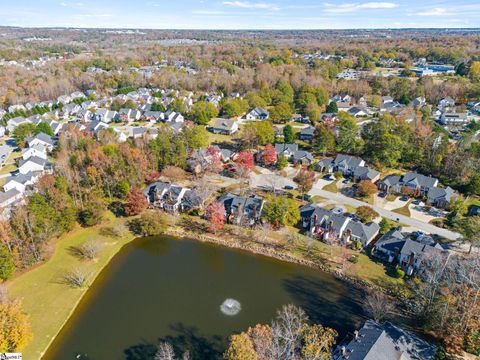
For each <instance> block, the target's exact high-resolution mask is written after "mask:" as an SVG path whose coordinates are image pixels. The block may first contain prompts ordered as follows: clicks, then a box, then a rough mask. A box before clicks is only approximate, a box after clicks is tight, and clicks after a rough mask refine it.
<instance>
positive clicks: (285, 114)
mask: <svg viewBox="0 0 480 360" xmlns="http://www.w3.org/2000/svg"><path fill="white" fill-rule="evenodd" d="M292 113H293V112H292V108H291V106H290V105H289V104H287V103H284V102H281V103H279V104H277V105H275V106H274V107H273V109H272V110H271V111H270V118H271V119H272V121H273V122H276V123H286V122H287V121H290V120H291V119H292Z"/></svg>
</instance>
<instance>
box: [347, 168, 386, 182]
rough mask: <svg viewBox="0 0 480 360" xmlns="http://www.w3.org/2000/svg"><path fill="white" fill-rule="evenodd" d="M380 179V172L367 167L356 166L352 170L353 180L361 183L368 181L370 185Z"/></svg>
mask: <svg viewBox="0 0 480 360" xmlns="http://www.w3.org/2000/svg"><path fill="white" fill-rule="evenodd" d="M379 179H380V172H378V171H377V170H375V169H372V168H369V167H368V166H358V167H356V168H355V169H354V170H353V180H354V181H357V182H358V181H362V180H369V181H371V182H372V183H375V182H377V181H378V180H379Z"/></svg>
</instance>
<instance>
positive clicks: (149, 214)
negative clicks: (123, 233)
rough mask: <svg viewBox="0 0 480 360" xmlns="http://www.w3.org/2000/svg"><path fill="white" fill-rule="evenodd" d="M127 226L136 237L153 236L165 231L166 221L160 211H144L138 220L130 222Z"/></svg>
mask: <svg viewBox="0 0 480 360" xmlns="http://www.w3.org/2000/svg"><path fill="white" fill-rule="evenodd" d="M129 226H130V229H131V230H132V232H133V233H135V234H137V235H141V236H155V235H160V234H162V233H163V232H164V231H165V229H166V227H167V219H166V217H165V214H163V213H161V212H160V211H146V212H144V213H143V214H142V215H140V217H139V218H138V219H134V220H132V221H130V222H129Z"/></svg>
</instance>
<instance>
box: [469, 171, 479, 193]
mask: <svg viewBox="0 0 480 360" xmlns="http://www.w3.org/2000/svg"><path fill="white" fill-rule="evenodd" d="M467 193H468V194H470V195H480V175H479V174H475V175H473V176H472V177H471V178H470V181H469V182H468V184H467Z"/></svg>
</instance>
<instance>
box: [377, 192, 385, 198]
mask: <svg viewBox="0 0 480 360" xmlns="http://www.w3.org/2000/svg"><path fill="white" fill-rule="evenodd" d="M378 197H381V198H385V197H387V193H386V192H381V193H379V194H378Z"/></svg>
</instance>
